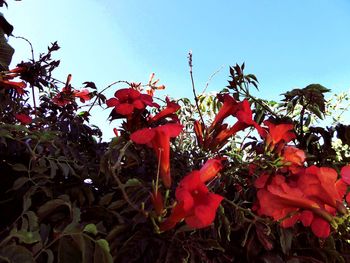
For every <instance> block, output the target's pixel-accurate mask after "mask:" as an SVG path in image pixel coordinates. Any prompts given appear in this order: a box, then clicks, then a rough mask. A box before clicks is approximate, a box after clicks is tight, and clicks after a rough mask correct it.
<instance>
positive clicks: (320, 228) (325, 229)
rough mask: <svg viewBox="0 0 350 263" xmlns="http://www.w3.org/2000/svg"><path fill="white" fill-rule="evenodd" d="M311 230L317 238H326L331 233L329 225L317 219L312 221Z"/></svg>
mask: <svg viewBox="0 0 350 263" xmlns="http://www.w3.org/2000/svg"><path fill="white" fill-rule="evenodd" d="M311 230H312V232H313V233H314V234H315V236H317V237H319V238H327V237H328V236H329V234H330V232H331V228H330V225H329V223H328V222H327V221H325V220H323V219H321V218H319V217H316V218H315V219H314V220H313V221H312V223H311Z"/></svg>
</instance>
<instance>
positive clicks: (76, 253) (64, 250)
mask: <svg viewBox="0 0 350 263" xmlns="http://www.w3.org/2000/svg"><path fill="white" fill-rule="evenodd" d="M58 262H59V263H70V262H72V263H73V262H82V255H81V252H80V249H79V247H78V246H77V244H76V243H75V242H74V241H73V240H72V239H71V238H69V237H62V238H61V239H60V240H59V244H58Z"/></svg>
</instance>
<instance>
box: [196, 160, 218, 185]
mask: <svg viewBox="0 0 350 263" xmlns="http://www.w3.org/2000/svg"><path fill="white" fill-rule="evenodd" d="M221 161H222V158H215V159H210V160H208V161H206V162H205V164H204V165H203V167H202V168H201V169H200V171H199V172H200V173H201V180H202V182H207V181H209V180H210V179H212V178H213V177H215V176H216V174H217V173H218V172H219V171H220V170H221V169H222V167H223V166H222V163H221Z"/></svg>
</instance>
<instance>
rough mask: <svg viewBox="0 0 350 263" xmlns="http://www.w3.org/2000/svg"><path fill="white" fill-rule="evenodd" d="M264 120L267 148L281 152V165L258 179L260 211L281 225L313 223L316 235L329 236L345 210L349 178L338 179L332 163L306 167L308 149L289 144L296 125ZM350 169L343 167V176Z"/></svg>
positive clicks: (258, 208)
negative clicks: (336, 218) (329, 165)
mask: <svg viewBox="0 0 350 263" xmlns="http://www.w3.org/2000/svg"><path fill="white" fill-rule="evenodd" d="M265 124H266V125H267V126H268V133H267V135H266V137H265V140H266V145H267V148H269V150H272V151H277V153H278V154H280V155H281V158H282V169H280V170H279V171H277V172H276V173H273V174H269V173H263V174H261V175H260V176H259V177H258V178H257V180H256V181H255V187H256V188H257V189H258V191H257V200H258V203H257V213H258V214H259V215H266V216H270V217H272V218H273V219H274V220H276V221H280V222H281V225H282V227H291V226H293V225H294V224H295V223H296V222H297V221H300V222H302V224H303V225H304V226H310V227H311V230H312V231H313V233H314V234H315V235H316V236H317V237H320V238H326V237H328V236H329V234H330V225H333V226H335V227H336V222H335V219H334V216H335V215H336V213H337V212H338V213H340V214H345V213H346V208H345V207H344V204H343V201H344V200H343V198H344V195H345V193H346V190H347V186H346V184H345V183H346V179H345V181H344V180H343V179H339V178H338V174H337V172H336V171H335V170H334V169H332V168H329V167H316V166H314V165H313V166H310V167H304V161H305V157H306V156H305V153H304V152H303V151H302V150H300V149H297V148H295V147H292V146H287V145H286V144H287V143H288V142H290V141H291V140H292V139H293V138H295V134H294V133H293V132H292V129H293V125H291V124H278V125H275V124H272V123H271V122H265ZM347 169H348V168H347V167H344V168H343V170H342V177H343V178H344V177H345V178H346V175H347V173H346V171H347Z"/></svg>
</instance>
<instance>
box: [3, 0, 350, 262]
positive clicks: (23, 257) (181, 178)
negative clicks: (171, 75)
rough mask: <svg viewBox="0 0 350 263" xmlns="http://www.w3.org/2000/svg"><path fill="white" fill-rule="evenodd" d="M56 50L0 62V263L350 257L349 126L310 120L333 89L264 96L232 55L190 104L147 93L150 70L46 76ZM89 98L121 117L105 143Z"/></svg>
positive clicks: (153, 85) (151, 89) (322, 113)
mask: <svg viewBox="0 0 350 263" xmlns="http://www.w3.org/2000/svg"><path fill="white" fill-rule="evenodd" d="M0 3H1V5H3V3H5V2H4V1H1V2H0ZM5 33H6V32H4V30H3V34H5ZM58 49H59V46H58V44H57V43H56V42H55V43H52V44H51V45H50V46H49V47H48V50H47V52H46V53H43V54H41V55H40V56H39V57H38V58H34V57H33V58H32V59H31V60H29V61H26V62H23V61H22V62H20V63H19V64H18V65H17V66H16V67H15V68H14V69H11V70H8V69H6V67H7V66H8V65H5V67H4V70H2V71H1V72H0V74H1V78H0V178H1V184H0V188H1V190H0V211H1V217H0V261H1V262H15V263H17V262H18V263H23V262H167V263H171V262H220V263H223V262H274V263H275V262H289V263H299V262H300V263H301V262H348V261H350V247H349V240H350V236H349V234H350V233H349V231H350V230H349V227H348V224H349V209H348V201H350V196H349V194H348V193H347V192H348V184H349V183H350V166H348V164H349V161H350V159H349V158H350V155H349V153H348V147H349V145H350V135H349V134H350V126H347V125H344V124H341V123H335V124H334V125H328V126H321V124H320V123H321V120H323V119H324V118H325V117H326V116H327V115H329V114H330V113H329V109H330V108H331V107H330V106H329V104H328V103H327V101H326V100H325V93H327V92H329V91H330V90H328V89H327V88H325V87H323V86H322V85H319V84H311V85H308V86H307V87H305V88H300V89H294V90H291V91H288V92H286V93H285V94H283V96H284V98H283V100H282V101H281V102H280V103H276V102H273V101H266V100H263V99H260V98H257V97H255V96H253V95H252V94H251V92H250V89H252V88H253V89H254V88H258V80H257V78H256V77H255V76H254V75H253V74H246V73H245V65H244V64H243V65H238V64H236V65H235V66H233V67H230V69H229V73H230V79H229V81H228V86H227V87H225V88H224V89H223V90H222V91H220V92H218V93H217V94H216V95H200V96H197V95H196V98H195V103H192V102H191V100H189V99H188V98H182V99H177V100H175V99H170V98H166V99H165V100H162V99H158V98H156V94H157V90H158V89H164V88H165V86H164V85H159V84H158V80H156V81H155V80H154V75H151V78H150V80H149V82H148V83H144V84H143V83H130V82H127V81H117V82H115V83H113V85H110V86H108V87H107V88H109V89H115V94H114V97H112V98H106V97H105V96H104V95H103V93H104V91H105V90H106V89H104V90H102V91H100V90H99V89H98V88H97V87H96V86H95V84H94V83H93V82H90V81H88V82H85V83H83V87H81V88H79V89H78V88H75V87H73V86H72V85H71V75H69V76H68V77H67V80H66V81H65V82H61V81H58V80H56V79H55V78H54V77H53V71H54V69H55V68H56V67H58V66H59V61H58V60H54V59H53V57H52V54H53V53H54V52H55V51H56V50H58ZM7 55H8V54H7ZM190 56H191V55H190ZM191 63H192V58H191V57H190V64H191ZM116 85H120V88H116ZM32 98H33V103H29V101H31V100H32ZM159 101H160V103H157V102H159ZM159 104H160V105H159ZM92 107H102V108H106V107H107V108H110V111H111V114H110V117H109V119H110V121H112V122H115V123H118V122H117V121H116V120H119V123H121V124H120V125H119V126H118V127H117V124H116V128H115V129H114V132H115V138H113V139H112V140H111V141H110V142H103V141H102V137H101V136H102V132H101V130H100V129H99V128H98V127H96V126H94V125H91V124H90V110H91V108H92ZM83 109H87V110H83ZM228 117H234V118H233V119H234V121H230V120H227V118H228Z"/></svg>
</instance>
